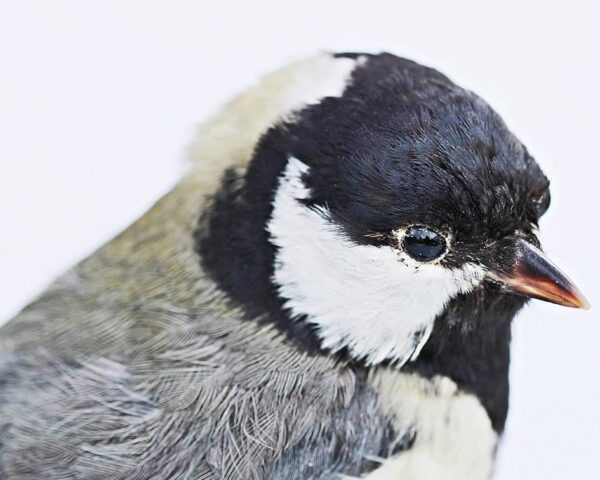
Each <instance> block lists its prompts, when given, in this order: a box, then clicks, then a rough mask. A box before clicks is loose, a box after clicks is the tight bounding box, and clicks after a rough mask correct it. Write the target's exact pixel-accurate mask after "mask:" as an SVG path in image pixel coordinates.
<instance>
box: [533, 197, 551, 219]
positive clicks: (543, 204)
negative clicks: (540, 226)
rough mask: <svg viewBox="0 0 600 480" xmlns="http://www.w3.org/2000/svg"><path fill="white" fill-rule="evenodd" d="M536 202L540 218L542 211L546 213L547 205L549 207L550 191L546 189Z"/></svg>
mask: <svg viewBox="0 0 600 480" xmlns="http://www.w3.org/2000/svg"><path fill="white" fill-rule="evenodd" d="M536 203H537V210H538V218H540V217H541V216H542V215H543V214H544V213H546V211H547V210H548V207H550V192H549V191H548V190H546V191H545V192H544V194H543V195H542V196H541V197H540V198H539V200H538V201H537V202H536Z"/></svg>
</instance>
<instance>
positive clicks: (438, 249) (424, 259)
mask: <svg viewBox="0 0 600 480" xmlns="http://www.w3.org/2000/svg"><path fill="white" fill-rule="evenodd" d="M399 243H400V246H401V247H402V250H404V252H405V253H406V254H407V255H408V256H409V257H411V258H412V259H413V260H416V261H417V262H420V263H432V262H435V261H437V260H440V259H441V258H442V257H443V256H444V255H445V254H446V253H447V251H448V241H447V240H446V237H445V236H444V235H442V234H440V233H438V232H436V231H435V230H432V229H431V228H429V227H426V226H424V225H412V226H410V227H408V228H407V229H406V230H405V231H404V234H403V235H402V238H401V239H400V242H399Z"/></svg>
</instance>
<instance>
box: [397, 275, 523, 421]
mask: <svg viewBox="0 0 600 480" xmlns="http://www.w3.org/2000/svg"><path fill="white" fill-rule="evenodd" d="M492 288H493V287H487V286H485V287H482V288H479V289H477V290H476V291H474V292H472V293H470V294H466V295H460V296H458V297H457V298H455V299H454V300H453V301H452V302H451V303H450V304H449V305H448V307H447V309H446V310H445V312H444V313H443V314H442V315H440V316H439V317H438V318H437V319H436V322H435V325H434V329H433V332H432V334H431V337H430V338H429V341H428V342H427V344H426V345H425V347H424V348H423V350H422V351H421V354H420V355H419V357H418V358H417V359H415V361H413V362H411V363H409V364H407V365H406V366H405V368H406V369H407V370H410V371H414V372H416V373H419V374H420V375H422V376H425V377H433V376H438V375H439V376H444V377H448V378H450V379H451V380H453V381H454V382H455V383H456V384H457V385H458V387H459V388H461V389H462V390H463V391H465V392H469V393H473V394H474V395H476V396H477V397H478V399H479V401H480V402H481V404H482V405H483V407H484V408H485V409H486V411H487V413H488V416H489V417H490V420H491V422H492V426H493V428H494V430H496V431H497V432H501V431H502V430H503V429H504V424H505V422H506V415H507V412H508V396H509V381H508V374H509V365H510V340H511V323H512V319H513V317H514V316H515V315H516V314H517V312H518V311H519V309H520V308H521V307H522V306H523V305H524V303H525V301H526V300H524V299H523V298H521V297H516V296H512V295H507V294H505V293H502V292H498V291H495V290H492Z"/></svg>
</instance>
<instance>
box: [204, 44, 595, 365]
mask: <svg viewBox="0 0 600 480" xmlns="http://www.w3.org/2000/svg"><path fill="white" fill-rule="evenodd" d="M332 58H333V57H332ZM332 61H352V62H353V66H352V70H351V72H350V73H349V75H348V77H347V78H346V80H345V83H344V87H343V89H341V90H340V92H339V94H337V95H328V96H325V97H323V98H320V99H319V100H318V101H315V102H312V103H310V104H307V105H304V106H303V107H302V108H299V109H296V110H293V111H292V112H290V113H289V114H287V115H285V116H284V117H282V118H280V119H279V120H278V121H277V122H275V123H274V124H273V125H272V126H271V127H270V128H268V129H267V130H266V131H265V132H263V133H262V134H261V135H260V137H259V139H258V141H257V142H256V144H255V146H254V147H253V150H252V156H251V159H250V161H249V163H248V164H247V165H246V166H244V167H243V168H237V169H230V170H228V171H227V173H226V174H225V176H224V177H223V179H222V183H221V187H220V190H219V191H218V192H217V194H216V195H215V197H214V200H213V205H212V207H211V209H210V211H209V212H208V213H207V216H206V218H205V221H204V222H203V224H202V225H203V227H204V228H203V229H202V228H201V229H200V230H201V232H200V233H199V236H198V251H199V252H200V255H201V257H202V259H203V262H204V264H205V266H206V268H207V270H208V271H209V272H211V273H212V275H213V276H214V277H215V279H216V280H217V282H218V283H219V284H220V285H221V286H222V287H223V288H224V289H225V290H226V291H228V292H229V293H230V295H231V297H232V298H233V299H234V300H235V301H236V302H238V303H239V304H240V305H242V306H243V307H244V308H245V309H246V310H247V311H248V312H250V313H251V314H252V315H255V316H261V315H262V316H266V317H271V318H275V317H276V318H278V320H277V323H278V325H279V326H281V328H284V329H286V330H287V331H288V332H292V335H294V336H308V335H309V334H308V333H307V332H311V333H310V335H313V336H314V342H316V343H317V344H318V347H319V348H321V349H326V350H328V351H332V352H336V351H340V350H344V351H347V352H348V354H349V355H350V356H351V357H353V358H355V359H359V360H362V361H364V362H366V363H367V364H377V363H380V362H382V361H384V360H391V361H393V362H396V363H397V364H400V365H402V364H404V363H405V362H407V361H408V360H410V359H414V358H416V356H418V355H419V352H420V350H421V348H422V347H423V346H424V345H425V343H426V342H427V340H428V338H429V336H430V334H431V332H432V329H433V327H434V324H435V322H436V319H437V320H438V321H443V320H440V318H442V319H443V316H444V312H445V310H446V309H447V308H448V305H449V304H451V303H452V302H455V301H464V302H466V304H469V305H476V304H477V302H473V297H474V296H477V298H480V299H481V301H482V302H486V301H488V300H486V299H489V298H492V297H493V298H497V296H498V295H501V296H504V297H505V301H507V302H509V303H511V305H513V306H514V309H513V310H514V311H515V312H516V311H517V310H518V308H520V307H521V306H522V305H523V304H524V303H525V300H526V299H527V298H530V297H532V298H537V299H541V300H545V301H549V302H553V303H556V304H560V305H565V306H569V307H578V308H585V307H587V306H588V305H587V302H586V300H585V298H584V297H583V295H582V294H581V293H580V292H579V290H578V289H577V288H576V287H575V285H574V284H573V283H572V282H571V281H570V280H569V279H568V278H567V277H566V276H565V275H564V274H563V273H562V272H561V270H560V269H559V268H558V267H557V266H556V265H554V264H553V263H552V262H551V261H550V260H549V259H548V258H547V257H546V255H545V254H544V253H543V251H542V248H541V246H540V242H539V240H538V237H537V228H538V223H539V220H540V217H541V216H542V215H543V214H544V212H545V211H546V210H547V208H548V206H549V204H550V192H549V181H548V179H547V178H546V177H545V176H544V174H543V172H542V170H541V169H540V167H539V166H538V164H537V163H536V161H535V160H534V159H533V157H532V156H531V155H530V154H529V152H528V151H527V149H526V148H525V147H524V146H523V144H522V143H521V142H520V141H519V140H518V139H517V138H516V137H515V136H514V135H513V134H512V133H511V132H510V131H509V130H508V128H507V127H506V125H505V124H504V122H503V121H502V119H501V118H500V117H499V116H498V114H497V113H495V112H494V110H492V108H491V107H490V106H489V105H487V104H486V103H485V102H484V101H483V100H482V99H481V98H479V97H478V96H476V95H475V94H473V93H472V92H469V91H467V90H465V89H463V88H461V87H458V86H456V85H455V84H454V83H452V82H451V81H450V80H449V79H448V78H446V77H445V76H444V75H442V74H440V73H439V72H437V71H435V70H433V69H430V68H427V67H423V66H421V65H418V64H416V63H413V62H410V61H408V60H404V59H401V58H398V57H396V56H393V55H389V54H381V55H355V54H342V55H338V56H337V57H335V59H334V60H332ZM304 81H305V82H306V81H307V80H306V79H305V80H304ZM457 299H458V300H457ZM472 308H477V307H476V306H473V307H472ZM476 317H477V316H476V315H473V319H474V318H476ZM473 319H471V318H470V316H469V315H468V314H463V315H462V319H461V321H462V322H465V323H468V322H470V321H476V320H473ZM463 327H464V326H463Z"/></svg>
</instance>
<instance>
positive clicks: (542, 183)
mask: <svg viewBox="0 0 600 480" xmlns="http://www.w3.org/2000/svg"><path fill="white" fill-rule="evenodd" d="M189 156H190V162H189V167H188V169H187V170H186V172H185V173H184V174H183V175H182V178H181V179H180V180H179V182H178V183H177V184H176V185H175V186H174V188H173V189H172V190H171V191H169V192H168V193H167V194H166V195H164V196H163V197H162V198H161V199H160V200H158V201H157V202H156V203H155V204H154V205H153V206H152V207H151V208H150V209H149V210H148V211H147V213H145V214H144V215H143V216H141V217H140V218H139V219H138V220H136V221H135V222H134V223H133V224H132V225H131V226H129V227H128V228H126V229H125V230H124V231H123V232H122V233H120V234H118V235H117V236H116V237H115V238H114V239H112V240H111V241H109V242H108V243H106V244H104V245H103V246H101V247H100V248H99V249H98V250H97V251H95V252H94V253H93V254H91V255H90V256H89V257H87V258H85V259H84V260H82V261H81V262H80V263H78V264H77V265H76V266H74V267H73V268H71V269H70V270H68V271H67V272H66V273H64V274H63V275H61V276H60V277H58V278H57V279H56V280H55V281H54V282H53V283H52V284H51V285H50V286H49V287H48V288H47V289H46V290H45V291H44V292H42V293H41V294H40V295H39V296H38V297H37V298H36V299H35V300H34V301H33V302H32V303H31V304H29V305H27V306H26V307H24V308H23V310H22V311H21V312H20V313H18V314H17V315H16V317H14V318H13V319H12V320H10V321H8V322H7V323H6V324H5V325H4V326H3V327H2V328H1V329H0V478H2V479H6V480H12V479H19V480H30V479H41V478H44V479H128V480H129V479H134V480H136V479H140V480H141V479H154V480H159V479H178V480H188V479H189V480H192V479H193V480H200V479H202V480H209V479H256V480H258V479H285V480H294V479H315V480H317V479H323V480H325V479H328V480H329V479H348V478H364V479H369V480H390V479H394V480H405V479H406V480H425V479H436V480H439V479H461V480H465V479H466V480H469V479H472V480H479V479H487V478H490V476H491V474H492V472H493V468H494V461H495V453H496V450H497V447H498V442H499V440H500V438H501V436H502V432H503V430H504V426H505V422H506V418H507V412H508V389H509V380H508V373H509V364H510V337H511V322H512V319H513V317H514V316H515V315H516V314H517V312H518V311H519V310H520V309H521V308H522V307H523V306H524V305H525V304H526V303H527V301H528V299H530V298H535V299H540V300H544V301H549V302H553V303H555V304H558V305H563V306H567V307H575V308H588V307H589V304H588V302H587V300H586V299H585V297H584V296H583V294H582V293H581V292H580V291H579V290H578V289H577V287H576V286H575V285H574V283H573V282H572V281H571V280H569V279H568V277H567V276H566V275H565V274H564V273H562V272H561V270H560V269H559V268H558V267H557V266H556V265H555V264H554V263H552V261H551V260H550V259H549V258H548V257H547V256H546V254H545V253H544V252H543V250H542V247H541V245H540V242H539V240H538V224H539V220H540V217H541V216H542V215H543V214H544V213H545V211H546V210H547V209H548V207H549V205H550V190H549V180H548V179H547V177H546V176H545V175H544V173H543V172H542V170H541V168H540V166H539V165H538V163H537V162H536V161H535V160H534V158H533V156H532V155H531V154H530V153H529V151H528V150H527V148H526V147H525V146H524V145H523V144H522V143H521V141H519V140H518V139H517V138H516V137H515V136H514V135H513V134H512V133H511V132H510V130H509V129H508V127H507V126H506V124H505V123H504V122H503V120H502V119H501V118H500V116H499V115H498V114H497V113H496V112H495V111H494V110H493V109H492V108H491V107H490V106H489V105H488V104H487V103H486V102H485V101H484V100H482V99H481V98H480V97H479V96H477V95H476V94H474V93H472V92H471V91H469V90H466V89H464V88H462V87H460V86H458V85H456V84H455V83H453V82H452V81H451V80H450V79H449V78H448V77H446V76H445V75H443V74H442V73H440V72H438V71H437V70H435V69H433V68H430V67H427V66H423V65H420V64H418V63H415V62H413V61H410V60H408V59H404V58H401V57H398V56H396V55H394V54H391V53H351V52H341V53H319V54H317V55H314V56H311V57H308V58H305V59H302V60H299V61H297V62H295V63H292V64H291V65H288V66H287V67H284V68H282V69H280V70H277V71H275V72H274V73H271V74H268V75H266V76H264V77H263V78H262V79H261V80H260V81H258V82H257V83H256V84H255V85H254V86H252V87H250V88H248V89H247V90H246V91H245V92H242V93H241V94H239V95H238V96H237V97H235V98H234V99H233V100H231V101H230V102H229V103H227V104H226V105H225V106H224V107H223V108H222V109H221V110H220V111H218V112H217V113H215V114H214V115H213V116H212V117H211V118H209V119H208V120H207V121H206V123H205V124H204V125H203V126H202V127H201V128H200V130H199V133H198V136H197V138H196V140H195V141H194V143H193V144H192V145H191V146H190V149H189Z"/></svg>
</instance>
